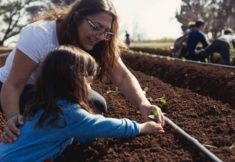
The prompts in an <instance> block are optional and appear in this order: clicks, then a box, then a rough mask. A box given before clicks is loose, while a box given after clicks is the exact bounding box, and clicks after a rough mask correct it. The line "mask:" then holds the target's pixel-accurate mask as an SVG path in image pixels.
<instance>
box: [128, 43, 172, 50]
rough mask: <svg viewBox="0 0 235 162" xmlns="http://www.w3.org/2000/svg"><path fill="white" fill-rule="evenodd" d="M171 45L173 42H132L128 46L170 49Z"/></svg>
mask: <svg viewBox="0 0 235 162" xmlns="http://www.w3.org/2000/svg"><path fill="white" fill-rule="evenodd" d="M172 46H173V42H133V43H131V46H130V47H146V48H162V49H170V48H171V47H172Z"/></svg>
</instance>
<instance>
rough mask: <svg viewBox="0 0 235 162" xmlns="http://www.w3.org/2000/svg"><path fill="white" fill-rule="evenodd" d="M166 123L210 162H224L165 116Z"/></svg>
mask: <svg viewBox="0 0 235 162" xmlns="http://www.w3.org/2000/svg"><path fill="white" fill-rule="evenodd" d="M165 121H166V123H167V124H169V125H170V126H171V127H173V128H174V129H175V130H176V131H177V132H178V133H179V134H180V135H182V136H183V137H184V138H186V139H187V140H188V141H189V142H191V143H192V144H194V146H196V147H197V148H198V149H199V150H200V151H201V152H202V153H204V154H205V155H206V156H207V157H208V158H209V159H210V160H212V161H213V162H222V160H220V159H219V158H218V157H217V156H216V155H214V154H213V153H212V152H210V151H209V150H208V149H207V148H205V147H204V146H203V145H202V144H201V143H199V142H198V140H197V139H195V138H193V137H192V136H190V135H189V134H188V133H186V132H185V131H184V130H183V129H181V128H180V127H179V126H178V125H176V124H175V123H174V122H173V121H172V120H170V119H169V118H168V117H166V116H165Z"/></svg>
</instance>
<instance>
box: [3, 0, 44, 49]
mask: <svg viewBox="0 0 235 162" xmlns="http://www.w3.org/2000/svg"><path fill="white" fill-rule="evenodd" d="M46 8H48V5H47V4H46V1H45V0H44V1H40V0H5V1H4V0H0V23H1V26H0V46H3V45H4V42H5V41H6V40H7V39H9V38H11V37H13V36H15V35H17V34H19V32H20V31H21V29H22V27H23V26H25V24H26V23H28V21H30V20H32V18H34V17H35V16H37V15H38V14H39V13H40V12H41V11H42V10H45V9H46Z"/></svg>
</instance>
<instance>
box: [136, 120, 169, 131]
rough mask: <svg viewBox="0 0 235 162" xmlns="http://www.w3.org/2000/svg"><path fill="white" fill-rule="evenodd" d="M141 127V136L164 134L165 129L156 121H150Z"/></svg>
mask: <svg viewBox="0 0 235 162" xmlns="http://www.w3.org/2000/svg"><path fill="white" fill-rule="evenodd" d="M139 125H140V134H153V133H159V132H160V133H164V132H165V131H164V129H163V128H162V126H161V124H159V123H156V122H154V121H148V122H145V123H142V124H139Z"/></svg>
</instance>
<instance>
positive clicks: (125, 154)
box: [0, 51, 235, 162]
mask: <svg viewBox="0 0 235 162" xmlns="http://www.w3.org/2000/svg"><path fill="white" fill-rule="evenodd" d="M122 58H123V60H124V62H125V64H126V65H127V66H128V68H129V69H131V71H132V72H133V74H134V75H135V76H136V77H137V78H138V80H139V82H140V84H141V86H142V88H143V89H145V88H146V87H147V88H148V91H147V92H146V96H147V97H148V98H149V99H150V100H152V102H153V103H154V104H157V105H159V106H160V107H161V108H162V111H163V112H165V113H166V116H167V117H169V118H170V119H172V120H173V121H174V122H175V123H176V124H177V125H179V126H180V127H181V128H183V129H184V130H185V131H186V132H188V133H189V134H190V135H192V136H193V137H194V138H196V139H197V140H198V141H199V142H200V143H201V144H203V145H204V146H206V147H207V148H208V149H209V150H210V151H211V152H212V153H214V154H215V155H216V156H218V157H219V158H220V159H221V160H222V161H226V162H233V161H235V146H234V145H235V69H234V68H224V67H216V66H209V65H200V64H195V63H190V62H182V61H176V60H167V59H161V58H157V57H152V56H145V55H140V54H139V53H137V52H131V51H123V55H122ZM1 59H2V60H4V58H1ZM2 62H3V61H2ZM92 87H93V88H94V89H95V90H97V91H98V92H100V93H101V94H102V95H103V96H104V97H105V98H106V100H107V102H108V106H109V107H108V112H107V113H106V114H104V115H105V116H108V117H118V118H124V117H127V118H130V119H133V120H136V121H139V122H141V121H142V119H141V115H140V112H139V110H138V109H137V108H136V107H133V106H132V105H131V104H130V103H129V102H128V101H127V100H126V99H125V98H124V97H123V95H122V94H121V92H120V91H119V90H118V89H117V87H115V86H114V85H113V84H112V83H110V82H106V83H101V82H100V81H98V80H95V81H94V83H93V85H92ZM160 98H165V101H166V103H164V102H161V100H159V99H160ZM0 121H1V124H0V125H1V128H2V126H3V122H4V118H3V116H2V115H1V116H0ZM165 131H166V132H165V133H164V134H156V135H142V136H139V137H136V138H131V139H124V140H117V139H100V140H97V141H95V142H93V143H90V144H86V145H81V144H78V143H73V144H72V145H71V146H70V147H69V148H68V149H66V150H65V151H64V153H63V155H64V158H65V161H67V162H78V161H88V162H89V161H90V162H93V161H94V162H101V161H102V162H103V161H104V162H108V161H110V162H111V161H130V162H134V161H144V162H149V161H167V162H175V161H185V162H186V161H187V162H188V161H194V162H198V161H200V162H204V161H205V162H206V161H210V160H208V158H207V157H206V156H205V155H203V154H202V153H201V152H200V151H199V150H198V149H196V148H195V147H194V146H193V145H192V144H190V143H189V142H187V141H186V140H185V139H184V138H183V137H182V136H181V135H179V134H178V133H177V132H176V131H175V130H174V129H173V128H171V127H170V126H169V125H166V126H165Z"/></svg>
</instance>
